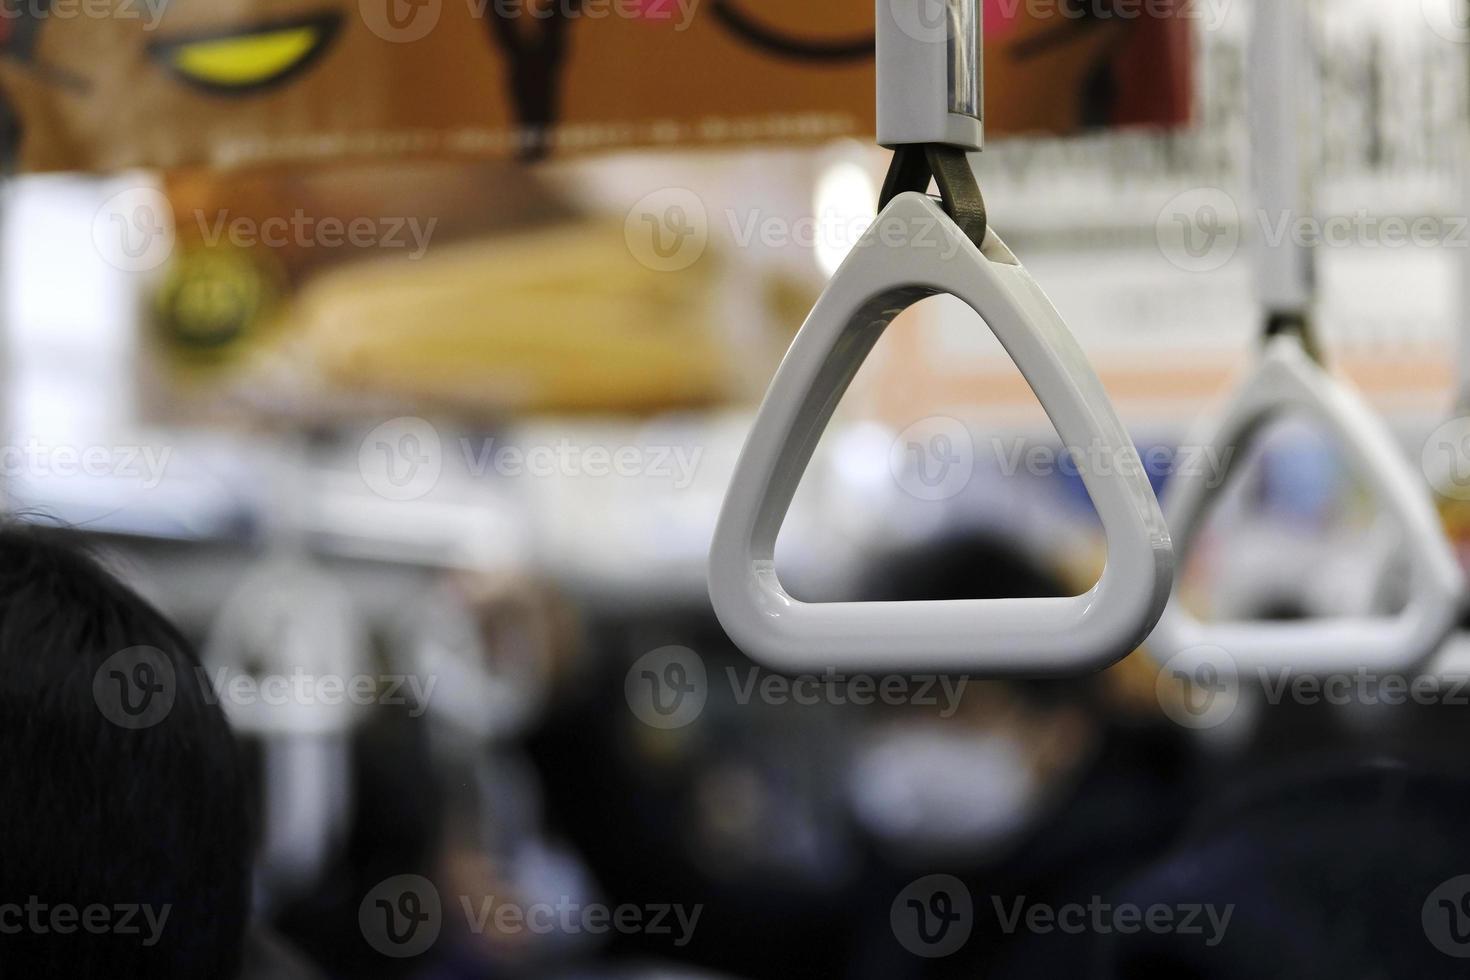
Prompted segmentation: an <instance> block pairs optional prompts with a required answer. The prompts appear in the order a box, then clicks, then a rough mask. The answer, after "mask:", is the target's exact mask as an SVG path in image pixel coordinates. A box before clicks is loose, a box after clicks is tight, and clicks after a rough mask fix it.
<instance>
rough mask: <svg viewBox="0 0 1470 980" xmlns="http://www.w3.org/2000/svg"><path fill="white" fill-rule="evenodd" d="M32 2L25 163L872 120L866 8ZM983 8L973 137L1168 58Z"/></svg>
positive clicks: (1124, 24)
mask: <svg viewBox="0 0 1470 980" xmlns="http://www.w3.org/2000/svg"><path fill="white" fill-rule="evenodd" d="M928 2H930V3H931V5H932V4H934V3H937V0H928ZM1062 2H1064V3H1071V2H1073V0H1062ZM48 4H49V0H28V2H27V4H26V5H25V8H24V9H25V11H26V13H25V14H24V15H23V16H19V17H5V18H0V101H3V104H4V105H5V106H7V107H8V108H9V110H10V112H11V113H12V115H13V119H12V120H8V121H7V120H5V119H0V124H3V125H0V133H3V132H4V131H5V130H6V129H7V128H11V127H12V126H13V127H18V130H19V138H18V140H13V141H12V142H13V143H15V144H16V145H15V146H14V147H13V148H12V149H13V155H14V156H15V158H16V162H18V164H19V166H20V168H21V169H24V170H62V169H66V170H117V169H124V168H129V167H140V166H142V167H157V168H164V169H169V168H175V167H186V166H197V165H206V166H215V167H228V168H236V167H246V166H256V165H271V164H290V165H301V164H307V163H313V162H323V161H325V162H330V161H339V160H342V159H353V158H356V159H401V158H404V157H416V158H424V157H434V158H441V159H442V158H475V159H483V158H486V157H499V158H505V157H515V156H520V157H537V156H541V155H544V154H546V153H550V152H557V153H566V152H576V151H590V150H600V149H611V148H626V147H630V146H634V147H636V146H650V145H652V146H670V145H684V144H706V145H707V144H718V143H752V142H762V141H775V142H788V143H789V142H792V141H793V140H795V141H811V140H821V139H828V138H833V137H838V136H858V137H861V136H864V135H868V134H871V132H872V128H873V102H874V99H873V89H874V86H875V84H876V79H875V76H874V64H873V8H872V6H871V5H870V4H867V3H856V2H853V0H810V2H806V3H800V4H792V3H789V2H781V0H126V2H119V3H118V4H116V5H115V6H114V7H113V8H110V9H111V10H112V11H113V13H112V14H111V15H109V16H105V17H97V16H62V15H61V14H60V13H58V14H56V15H52V13H51V12H50V7H49V6H48ZM986 6H987V8H992V7H999V8H1000V13H999V14H997V13H996V12H995V11H991V13H992V22H991V23H990V24H989V25H988V26H987V44H986V53H987V64H986V68H987V72H988V73H989V74H990V75H992V76H999V77H998V78H993V79H992V81H993V83H994V84H995V91H999V92H1004V93H1007V97H1006V98H1004V99H994V100H992V104H991V105H990V106H987V107H986V110H987V111H986V119H987V124H988V126H989V128H990V131H991V132H992V133H1000V132H1006V131H1038V130H1045V131H1051V132H1066V131H1068V130H1069V129H1073V128H1076V127H1077V126H1079V125H1085V124H1102V123H1107V122H1110V121H1116V120H1117V118H1118V117H1119V116H1120V113H1119V112H1118V110H1117V104H1118V103H1121V102H1126V101H1127V100H1128V91H1129V89H1128V84H1127V81H1128V78H1129V77H1130V76H1127V75H1126V74H1125V75H1121V76H1117V77H1115V75H1116V73H1115V72H1114V71H1113V66H1114V64H1115V63H1116V62H1117V61H1120V60H1125V59H1122V58H1121V56H1120V55H1121V53H1128V51H1129V45H1130V44H1131V45H1132V51H1131V55H1132V56H1131V57H1130V58H1129V59H1126V60H1129V62H1130V63H1131V64H1135V65H1141V66H1144V68H1143V72H1142V74H1141V75H1140V74H1139V73H1138V72H1137V71H1134V75H1136V76H1137V82H1138V84H1135V85H1134V86H1133V88H1134V89H1136V90H1137V91H1139V92H1143V93H1145V94H1147V93H1148V92H1154V93H1157V92H1158V91H1160V90H1162V89H1165V88H1168V87H1169V86H1170V85H1172V84H1173V82H1174V81H1175V80H1176V79H1175V78H1167V79H1164V80H1162V82H1161V80H1160V78H1159V75H1160V73H1161V72H1162V73H1163V74H1165V75H1168V74H1170V70H1169V69H1167V68H1164V69H1159V68H1156V67H1155V66H1156V65H1158V64H1160V63H1167V61H1168V59H1160V58H1158V57H1154V58H1153V60H1152V61H1150V59H1149V57H1148V56H1149V55H1150V53H1151V50H1143V51H1142V53H1141V54H1140V52H1139V50H1138V48H1139V47H1140V45H1139V44H1138V43H1137V40H1138V39H1139V38H1142V37H1143V36H1144V35H1146V34H1149V33H1150V32H1152V34H1153V35H1159V36H1162V35H1163V34H1169V33H1171V34H1173V35H1179V36H1180V37H1184V38H1185V45H1186V50H1187V36H1186V35H1185V33H1184V31H1183V30H1182V28H1180V29H1177V30H1172V31H1171V29H1170V28H1169V27H1168V26H1167V22H1165V21H1160V20H1158V19H1157V18H1144V19H1143V20H1142V21H1124V20H1121V19H1117V18H1113V19H1109V20H1108V22H1107V23H1105V24H1103V23H1099V22H1096V19H1095V18H1094V19H1091V20H1089V19H1088V18H1062V19H1059V18H1055V17H1052V18H1035V17H1028V16H1026V15H1025V14H1024V12H1023V13H1022V14H1020V15H1017V14H1016V13H1015V10H1014V9H1012V10H1009V11H1007V10H1006V9H1005V6H1004V5H999V4H995V3H987V4H986ZM57 9H58V11H60V10H61V9H62V8H61V7H58V8H57ZM65 9H66V10H75V9H76V6H75V5H69V6H67V7H66V8H65ZM940 9H941V10H942V9H943V8H942V7H941V8H940ZM996 16H1001V17H1002V19H1001V20H995V19H994V18H995V17H996ZM1182 23H1183V22H1176V23H1175V27H1180V25H1181V24H1182ZM1161 25H1162V26H1161ZM1130 39H1132V40H1130ZM1150 43H1152V44H1153V47H1154V48H1158V47H1159V46H1160V45H1159V43H1154V42H1150ZM1168 43H1169V42H1168V40H1167V38H1165V39H1164V40H1163V42H1162V44H1164V45H1165V46H1167V44H1168ZM1144 47H1145V48H1147V45H1145V46H1144ZM1154 53H1156V52H1154ZM1177 60H1178V61H1179V62H1180V63H1181V64H1182V61H1183V59H1182V57H1181V58H1179V59H1177ZM1175 74H1176V75H1177V74H1181V73H1175ZM1182 74H1187V73H1182ZM1119 78H1121V79H1122V81H1121V82H1119ZM1119 91H1121V92H1122V95H1121V97H1117V92H1119ZM1170 91H1172V89H1170ZM1180 103H1184V104H1187V87H1186V92H1185V95H1184V96H1181V97H1177V98H1175V99H1174V101H1173V104H1171V105H1168V106H1162V107H1158V106H1154V108H1153V109H1151V110H1150V112H1151V114H1152V117H1153V118H1152V120H1151V121H1154V122H1170V121H1174V122H1178V121H1181V119H1180V118H1178V117H1180V116H1182V113H1181V112H1180V111H1179V110H1178V104H1180ZM1121 115H1127V113H1122V114H1121ZM1142 116H1143V118H1141V119H1136V120H1130V121H1150V118H1149V116H1150V113H1149V112H1145V113H1143V114H1142ZM1171 117H1172V118H1171Z"/></svg>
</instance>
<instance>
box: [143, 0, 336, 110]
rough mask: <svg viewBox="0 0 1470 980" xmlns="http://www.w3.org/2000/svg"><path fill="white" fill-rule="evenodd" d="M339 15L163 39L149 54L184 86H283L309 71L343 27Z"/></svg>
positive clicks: (229, 90) (232, 91) (220, 89)
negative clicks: (185, 84)
mask: <svg viewBox="0 0 1470 980" xmlns="http://www.w3.org/2000/svg"><path fill="white" fill-rule="evenodd" d="M341 24H342V21H341V15H340V14H337V13H327V14H318V15H315V16H312V17H304V18H296V19H293V20H290V21H275V22H272V23H267V24H254V25H250V26H248V27H241V28H237V29H234V30H231V31H228V32H217V33H213V34H207V35H194V36H192V37H186V38H165V39H162V40H159V41H155V42H154V43H152V44H150V45H149V47H148V53H149V55H150V56H151V57H152V58H153V59H154V60H155V61H157V62H159V63H160V64H162V65H164V66H165V67H166V68H168V70H169V71H170V72H172V73H173V74H174V75H175V76H176V77H178V78H179V79H180V80H182V81H184V82H185V83H187V84H189V85H192V86H194V87H196V88H201V89H204V90H205V91H208V92H215V93H223V94H228V95H239V94H245V93H252V92H259V91H262V90H263V89H266V88H270V87H272V86H275V85H279V84H281V83H282V82H285V81H287V80H288V79H291V78H293V77H295V76H296V75H299V74H300V73H301V72H303V71H305V70H306V69H307V68H309V67H310V66H311V65H312V64H313V63H314V62H315V61H316V60H317V59H319V58H320V57H321V56H322V55H323V54H324V53H325V52H326V50H327V47H328V45H330V44H331V42H332V40H333V39H334V38H335V37H336V35H337V31H338V29H339V28H340V27H341Z"/></svg>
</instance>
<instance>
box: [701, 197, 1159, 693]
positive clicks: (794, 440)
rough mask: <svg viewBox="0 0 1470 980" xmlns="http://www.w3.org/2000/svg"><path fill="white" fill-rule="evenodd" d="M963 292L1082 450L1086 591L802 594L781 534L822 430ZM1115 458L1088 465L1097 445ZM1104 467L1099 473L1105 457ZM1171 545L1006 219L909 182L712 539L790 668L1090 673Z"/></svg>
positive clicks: (764, 649) (819, 321)
mask: <svg viewBox="0 0 1470 980" xmlns="http://www.w3.org/2000/svg"><path fill="white" fill-rule="evenodd" d="M939 293H949V294H951V295H953V296H955V297H957V298H959V299H960V300H962V301H963V302H965V303H967V304H968V305H969V306H970V307H971V308H972V309H974V311H975V312H976V313H978V314H979V315H980V316H981V318H982V319H984V321H985V322H986V323H987V324H988V325H989V326H990V329H991V330H992V331H993V332H994V333H995V336H996V337H997V338H998V339H999V340H1000V342H1001V344H1003V345H1004V346H1005V349H1006V350H1007V351H1008V352H1009V354H1010V356H1011V358H1012V360H1014V361H1015V363H1016V366H1017V367H1019V368H1020V369H1021V373H1022V374H1023V375H1024V376H1025V377H1026V380H1027V381H1028V382H1029V383H1030V385H1031V388H1032V389H1033V390H1034V391H1035V392H1036V395H1037V397H1038V399H1039V400H1040V401H1041V404H1042V406H1043V407H1044V408H1045V409H1046V412H1047V414H1048V415H1049V416H1050V417H1051V420H1052V424H1053V425H1055V426H1056V429H1057V432H1058V433H1059V434H1060V435H1061V437H1062V442H1063V443H1064V444H1065V445H1066V446H1067V447H1069V448H1072V449H1075V450H1079V451H1077V452H1074V454H1073V455H1074V456H1075V457H1076V458H1077V459H1078V460H1079V464H1081V465H1080V468H1081V469H1083V470H1084V472H1083V473H1082V478H1083V482H1084V483H1085V484H1086V487H1087V490H1088V492H1089V493H1090V494H1091V496H1092V500H1093V503H1094V504H1095V506H1096V507H1097V511H1098V514H1099V516H1100V517H1101V518H1102V524H1103V529H1104V531H1105V532H1106V534H1107V542H1108V553H1107V567H1106V569H1105V571H1104V573H1103V576H1102V579H1101V580H1100V581H1099V582H1098V583H1097V585H1095V586H1094V587H1093V588H1092V590H1091V591H1089V592H1087V593H1086V594H1085V595H1081V596H1073V597H1070V598H1047V599H993V600H979V599H975V600H963V601H956V602H861V603H824V604H812V603H805V602H799V601H797V600H796V599H793V598H792V597H791V596H790V595H788V594H787V592H786V590H785V589H783V588H782V587H781V582H780V580H779V579H778V578H777V575H776V568H775V560H774V556H775V546H776V535H777V532H778V531H779V530H780V528H781V522H782V520H783V519H784V518H785V516H786V511H787V509H788V508H789V507H790V505H791V498H792V495H793V494H794V493H795V492H796V488H797V485H798V484H799V483H800V481H801V476H802V473H803V472H804V471H805V469H806V466H807V463H808V462H809V461H810V459H811V455H812V452H813V450H814V449H815V448H816V445H817V441H818V440H819V439H820V438H821V435H822V432H823V430H824V429H825V428H826V426H827V422H828V421H829V419H830V418H831V417H832V413H833V411H834V410H835V408H836V407H837V403H838V402H839V401H840V400H841V398H842V395H843V392H844V391H846V389H847V386H848V384H849V383H850V382H851V381H852V378H853V376H854V375H855V374H856V373H857V370H858V368H859V367H860V366H861V365H862V363H863V360H864V358H866V357H867V355H868V352H869V351H871V350H872V348H873V345H874V344H876V343H877V341H878V338H879V336H881V335H882V333H883V331H884V329H885V328H886V327H887V326H888V324H889V323H891V322H892V321H893V319H894V317H896V316H897V315H898V314H899V313H900V312H902V311H903V310H904V309H906V308H907V307H909V306H912V305H913V304H914V303H916V302H918V301H919V300H921V299H923V298H925V297H927V296H932V295H935V294H939ZM1098 459H1102V460H1106V461H1107V463H1108V465H1103V466H1096V467H1093V466H1089V465H1086V464H1085V461H1089V460H1098ZM1093 470H1097V472H1093ZM1173 567H1174V555H1173V548H1172V546H1171V544H1170V541H1169V532H1168V529H1167V528H1166V527H1165V526H1164V521H1163V517H1162V515H1161V514H1160V512H1159V505H1158V502H1157V500H1155V499H1154V495H1153V491H1152V489H1151V488H1150V486H1149V483H1148V480H1147V479H1146V477H1145V475H1144V470H1143V464H1142V463H1141V462H1140V461H1139V459H1138V454H1137V452H1136V451H1135V449H1134V447H1133V443H1132V442H1131V441H1130V440H1129V438H1128V434H1127V432H1126V431H1125V430H1124V428H1123V425H1122V423H1121V422H1120V421H1119V420H1118V417H1117V415H1116V414H1115V413H1114V411H1113V408H1112V405H1111V404H1110V403H1109V401H1108V398H1107V394H1106V393H1105V392H1104V390H1103V387H1102V384H1101V382H1099V381H1098V379H1097V377H1096V375H1094V374H1093V372H1092V369H1091V368H1090V367H1089V365H1088V363H1087V359H1086V357H1085V356H1084V354H1083V353H1082V349H1081V348H1080V347H1078V345H1077V343H1076V341H1075V340H1073V338H1072V335H1071V333H1070V332H1069V331H1068V330H1067V328H1066V325H1065V324H1064V323H1063V322H1062V320H1061V317H1060V316H1059V315H1058V314H1057V311H1056V310H1055V308H1053V306H1052V305H1051V302H1050V301H1049V300H1047V298H1046V296H1045V295H1044V294H1043V293H1042V291H1041V289H1040V288H1039V287H1038V286H1037V285H1036V283H1035V282H1034V281H1032V279H1031V276H1030V275H1029V274H1028V273H1027V272H1026V270H1025V269H1023V268H1022V267H1021V265H1020V263H1018V262H1017V261H1016V259H1015V256H1013V255H1012V254H1011V253H1010V251H1009V250H1008V249H1007V248H1006V247H1005V245H1004V244H1003V243H1002V242H1001V241H1000V239H999V238H997V237H996V236H995V235H994V234H993V233H992V234H989V235H987V237H986V239H985V247H984V250H983V252H982V251H981V250H980V249H978V248H976V247H975V245H974V243H973V242H971V241H970V240H969V238H967V237H966V236H965V234H964V233H963V232H962V231H960V229H959V228H958V227H957V226H956V225H955V224H954V223H953V222H952V221H951V220H950V219H949V217H948V216H947V215H945V213H944V212H943V211H942V210H940V208H939V207H938V205H936V204H935V203H934V202H933V201H932V200H930V199H929V198H928V197H926V196H924V195H922V194H916V193H907V194H901V195H899V196H898V197H896V198H894V199H893V201H892V202H891V203H890V204H889V205H888V207H886V208H885V209H884V210H883V213H882V214H880V215H879V216H878V220H877V221H876V222H874V224H873V226H872V227H871V228H870V229H869V230H868V232H867V233H866V234H865V235H864V236H863V238H862V240H861V241H860V242H859V243H858V245H857V247H856V248H854V249H853V251H852V254H851V255H849V256H848V257H847V259H846V261H845V262H844V263H843V264H842V267H841V268H840V269H838V271H837V274H836V276H834V277H833V279H832V282H831V283H830V284H829V285H828V287H827V290H826V292H824V293H823V294H822V296H821V298H820V299H818V301H817V304H816V307H815V308H814V309H813V310H812V312H811V315H810V316H809V317H808V318H807V321H806V324H805V325H804V326H803V327H802V328H801V332H800V333H799V334H798V335H797V337H796V340H795V341H794V342H793V343H792V345H791V350H790V351H789V352H788V353H787V355H786V359H785V360H784V361H783V362H782V363H781V367H780V369H779V370H778V371H777V372H776V377H775V380H774V381H773V382H772V383H771V389H770V391H769V392H767V394H766V399H765V402H764V404H762V405H761V408H760V412H759V414H758V415H757V416H756V420H755V425H754V427H753V428H752V429H751V433H750V436H749V438H748V440H747V441H746V444H745V449H744V451H743V452H742V453H741V456H740V461H739V463H738V464H737V465H736V468H735V475H734V477H733V479H732V481H731V483H730V489H729V493H728V495H727V496H726V498H725V506H724V509H723V511H722V512H721V514H720V520H719V524H718V526H717V528H716V530H715V537H714V545H713V548H712V550H711V554H710V598H711V599H712V601H713V603H714V608H715V612H716V614H717V615H718V616H719V618H720V622H721V624H722V625H723V626H724V627H725V630H726V631H727V632H728V633H729V634H730V636H731V638H732V639H733V640H734V641H735V642H736V643H737V644H738V645H739V646H740V647H741V649H743V650H744V651H745V652H746V653H748V654H749V655H750V656H752V657H754V658H755V659H757V660H760V661H762V662H764V663H766V664H768V665H770V666H772V667H775V668H778V669H782V670H794V671H802V670H825V669H829V668H830V669H839V670H852V671H856V670H894V669H904V670H912V669H915V668H923V669H932V670H952V671H966V672H971V673H977V674H1026V675H1038V676H1040V675H1065V674H1085V673H1089V672H1091V671H1094V670H1097V669H1100V668H1102V667H1104V666H1107V665H1108V664H1111V663H1113V662H1114V661H1116V660H1117V659H1119V658H1121V657H1123V656H1125V655H1126V654H1127V653H1129V651H1131V650H1132V649H1133V648H1134V647H1135V646H1136V645H1137V644H1138V643H1140V642H1142V640H1143V638H1144V637H1145V636H1146V635H1147V634H1148V632H1149V630H1150V629H1151V628H1152V627H1153V625H1154V622H1155V621H1156V620H1157V619H1158V616H1159V614H1160V612H1161V611H1162V609H1163V604H1164V602H1165V601H1166V600H1167V598H1168V594H1169V588H1170V585H1171V582H1172V577H1173Z"/></svg>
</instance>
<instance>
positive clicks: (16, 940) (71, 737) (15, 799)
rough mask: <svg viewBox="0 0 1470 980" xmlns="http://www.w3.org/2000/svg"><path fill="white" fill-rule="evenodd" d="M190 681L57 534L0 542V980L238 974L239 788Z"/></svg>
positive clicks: (151, 627) (242, 881) (218, 715)
mask: <svg viewBox="0 0 1470 980" xmlns="http://www.w3.org/2000/svg"><path fill="white" fill-rule="evenodd" d="M198 666H199V665H198V660H197V658H196V656H195V654H194V651H193V650H192V649H191V648H190V646H189V644H188V642H187V641H186V640H185V639H184V637H183V635H182V634H181V633H180V632H179V631H178V630H177V629H176V628H175V627H174V626H173V624H171V623H170V622H169V621H168V620H167V619H165V618H164V616H163V615H162V614H160V613H159V612H158V610H156V609H155V608H153V607H152V606H151V605H149V604H148V603H147V602H145V601H144V600H143V599H141V598H140V597H139V596H138V595H137V594H135V593H134V592H133V591H131V590H130V589H129V588H127V587H126V586H124V585H123V584H122V583H120V582H119V581H118V580H117V579H116V578H114V577H113V576H112V575H110V574H109V573H108V572H106V571H105V570H104V569H103V568H102V566H101V565H100V564H99V563H98V562H97V561H96V560H95V559H94V558H92V557H91V556H90V555H88V554H86V553H84V552H82V551H80V550H78V549H77V548H76V547H74V546H73V545H72V544H71V543H70V542H69V541H68V540H67V536H66V535H65V534H63V533H59V532H53V531H45V530H41V529H38V528H34V527H28V526H22V525H10V526H6V527H3V528H0V759H3V760H4V762H3V765H4V772H5V775H4V778H0V821H3V825H4V830H3V832H0V977H24V978H27V980H42V978H50V977H55V978H58V980H62V978H65V980H76V978H89V977H108V978H131V977H146V978H149V980H163V978H169V977H188V978H206V977H207V978H221V977H223V978H228V977H234V976H236V975H237V973H238V970H239V968H240V964H241V959H242V949H243V947H244V942H245V934H246V924H247V919H248V915H249V908H250V860H251V844H252V837H251V827H250V817H249V814H250V812H251V810H250V807H249V805H248V797H249V790H248V786H247V779H246V774H245V769H244V766H243V762H242V758H241V755H240V752H239V750H238V747H237V745H236V742H235V739H234V737H233V736H232V734H231V732H230V728H229V725H228V723H227V722H226V720H225V716H224V714H223V712H222V711H221V709H220V706H219V705H218V703H216V702H215V700H214V699H213V697H212V694H211V692H210V690H209V688H208V683H207V681H206V679H205V678H204V676H203V675H202V673H201V672H200V671H199V670H198Z"/></svg>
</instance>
